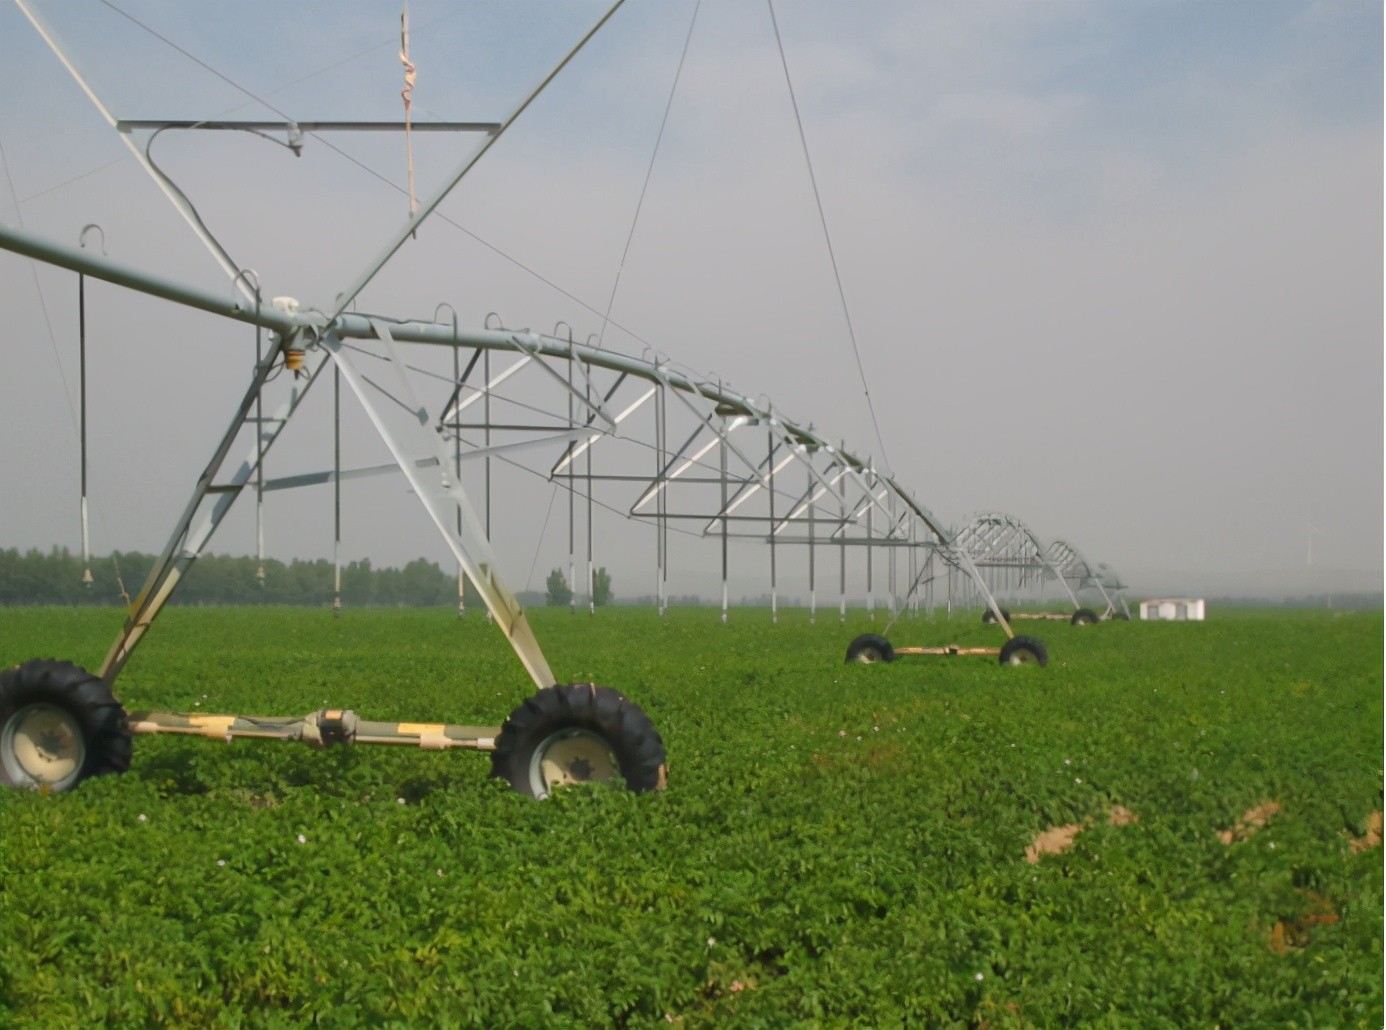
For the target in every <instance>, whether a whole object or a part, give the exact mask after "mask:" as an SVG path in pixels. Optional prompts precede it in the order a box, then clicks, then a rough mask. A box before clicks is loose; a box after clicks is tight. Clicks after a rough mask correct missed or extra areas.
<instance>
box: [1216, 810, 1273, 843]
mask: <svg viewBox="0 0 1386 1030" xmlns="http://www.w3.org/2000/svg"><path fill="white" fill-rule="evenodd" d="M1279 811H1280V802H1279V801H1262V802H1261V803H1260V804H1259V805H1256V806H1255V807H1253V808H1248V809H1247V810H1246V811H1245V812H1243V813H1242V817H1241V818H1240V819H1239V820H1237V825H1236V826H1233V827H1232V828H1231V829H1227V830H1223V831H1221V832H1220V833H1219V834H1218V840H1220V841H1222V842H1223V843H1224V844H1233V843H1235V842H1237V841H1241V840H1246V839H1247V838H1248V837H1250V836H1251V835H1252V834H1253V833H1255V832H1256V831H1257V830H1259V829H1260V828H1261V827H1263V826H1265V825H1266V823H1268V822H1270V821H1271V817H1272V816H1274V815H1276V814H1278V813H1279Z"/></svg>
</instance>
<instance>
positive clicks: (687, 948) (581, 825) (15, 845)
mask: <svg viewBox="0 0 1386 1030" xmlns="http://www.w3.org/2000/svg"><path fill="white" fill-rule="evenodd" d="M533 615H534V621H535V623H536V629H537V631H538V634H539V637H540V639H541V640H542V641H543V642H544V644H545V649H546V652H547V653H548V655H549V658H550V661H551V662H552V664H553V666H554V669H555V671H556V673H557V674H558V675H559V676H560V677H562V678H563V679H564V680H570V681H583V680H589V679H590V680H595V681H596V682H599V683H603V684H606V685H609V686H614V687H617V688H619V689H621V690H622V691H624V692H625V693H626V694H627V695H628V696H630V697H631V698H632V699H633V700H635V701H636V702H637V703H638V704H640V705H641V706H642V707H643V708H644V709H645V711H646V712H647V713H648V714H649V716H650V717H651V718H652V719H653V720H654V722H655V725H656V726H657V727H658V728H659V730H660V732H661V733H662V735H663V738H664V742H665V745H666V747H667V749H668V754H669V763H670V774H669V788H668V790H667V791H665V792H663V793H661V794H645V795H636V794H632V793H630V792H628V791H623V790H617V789H612V788H609V787H589V788H573V789H569V790H567V791H562V792H559V793H558V794H557V795H556V796H555V798H553V799H552V800H549V801H544V802H540V801H535V800H534V799H532V798H528V797H524V796H521V795H519V794H516V793H514V792H512V791H511V790H509V789H508V788H507V787H506V786H504V785H503V784H501V783H499V782H498V781H494V780H491V779H489V777H488V772H489V762H488V759H487V758H486V756H485V755H482V754H476V753H472V752H467V751H451V752H447V753H442V754H440V753H436V752H424V751H420V750H417V749H413V748H383V747H379V748H369V747H356V748H348V747H338V748H334V749H329V750H326V751H321V752H315V751H312V750H310V749H309V748H306V747H304V746H302V745H285V744H271V743H259V742H253V741H237V742H235V743H231V744H228V743H219V742H212V741H205V740H198V739H196V738H187V737H140V738H137V739H136V741H135V750H134V761H133V764H132V765H131V768H130V770H129V772H128V773H126V774H124V775H123V776H106V777H101V778H97V779H92V780H89V781H87V782H85V783H83V784H82V785H81V786H80V787H78V788H77V789H76V790H75V791H72V792H70V793H63V794H55V795H50V796H44V795H40V794H37V793H32V792H24V791H0V1026H6V1027H11V1026H13V1027H45V1028H47V1027H59V1026H78V1025H91V1024H94V1023H104V1022H110V1023H116V1024H123V1025H130V1024H138V1025H145V1024H150V1023H163V1022H169V1023H174V1024H177V1025H200V1024H217V1025H241V1024H245V1025H265V1024H276V1025H284V1024H299V1023H310V1022H314V1021H317V1022H322V1023H326V1024H329V1025H336V1026H344V1025H354V1024H361V1023H379V1022H394V1023H404V1024H412V1025H419V1026H433V1025H456V1024H478V1025H485V1026H488V1027H495V1026H550V1025H552V1026H571V1025H581V1026H605V1025H655V1024H658V1025H668V1024H670V1023H674V1024H682V1025H685V1026H700V1025H711V1024H731V1025H757V1026H782V1025H789V1024H808V1025H822V1026H841V1025H844V1024H862V1025H871V1026H886V1025H898V1024H900V1023H902V1022H909V1023H913V1024H925V1025H954V1024H956V1025H972V1026H988V1027H1006V1026H1054V1025H1060V1024H1065V1025H1067V1024H1084V1025H1091V1024H1098V1025H1124V1026H1142V1027H1146V1026H1209V1027H1211V1026H1243V1027H1264V1026H1285V1025H1293V1026H1298V1025H1304V1026H1309V1025H1314V1026H1362V1027H1380V1026H1381V1025H1382V1019H1383V1011H1382V958H1383V956H1382V915H1383V909H1382V851H1381V847H1380V843H1379V842H1380V811H1381V807H1382V753H1383V741H1382V618H1381V615H1380V614H1379V613H1376V614H1340V613H1332V612H1313V613H1285V612H1250V611H1248V612H1214V614H1213V617H1212V618H1211V619H1210V620H1209V621H1208V622H1206V623H1203V624H1194V623H1184V624H1174V623H1164V624H1145V623H1139V622H1129V623H1103V624H1101V625H1099V626H1095V627H1088V628H1082V629H1075V628H1071V627H1069V626H1067V625H1065V624H1062V623H1057V624H1055V623H1044V624H1039V626H1038V630H1032V629H1028V628H1027V630H1026V632H1034V633H1035V635H1038V636H1041V637H1043V638H1044V639H1045V641H1046V643H1047V644H1048V646H1049V651H1050V658H1051V661H1050V665H1049V667H1048V668H1045V669H1040V668H1035V667H1021V668H1001V667H999V666H997V665H996V664H995V663H994V661H993V660H988V659H982V658H921V657H915V658H909V657H902V658H900V659H899V660H897V661H896V662H894V663H892V664H889V665H886V664H876V665H850V666H848V665H844V664H843V662H842V656H843V652H844V650H845V647H846V644H847V642H848V641H849V640H850V639H851V638H852V637H853V636H855V635H856V634H858V633H861V632H866V631H869V630H871V629H873V628H879V623H877V624H875V626H874V627H873V624H871V623H869V622H868V621H867V620H866V617H865V615H864V614H860V613H857V614H854V616H853V618H852V620H850V621H849V624H848V625H846V626H839V625H838V622H837V619H836V617H835V616H836V613H835V612H832V613H828V618H826V619H820V620H819V623H818V624H817V625H809V624H808V620H807V617H806V614H805V613H803V612H798V611H793V612H787V613H783V614H782V618H781V621H780V624H779V625H778V626H772V625H771V624H770V622H769V616H768V613H766V612H763V611H749V610H748V611H736V612H733V615H732V619H731V622H730V623H729V624H728V625H725V626H723V625H720V624H719V622H718V619H717V615H716V613H715V612H712V611H710V610H676V611H674V612H672V613H671V614H670V615H669V616H668V617H667V619H666V620H665V621H663V622H661V621H660V620H659V619H658V618H657V617H656V616H655V615H654V614H653V613H652V612H650V611H648V610H623V609H610V610H604V611H602V612H600V613H599V614H598V615H597V616H596V617H595V618H589V617H588V616H586V615H579V616H572V615H569V614H568V613H567V612H565V611H555V610H541V611H537V612H535V613H533ZM120 618H121V616H120V613H118V612H114V611H112V610H91V609H82V610H54V609H44V610H33V609H29V610H26V609H6V610H4V614H3V617H0V666H8V665H10V664H13V663H15V662H18V661H21V660H23V659H26V658H30V657H49V656H56V657H59V658H68V659H71V660H73V661H76V662H78V663H79V664H83V665H87V666H89V667H95V666H96V665H98V664H99V662H100V659H101V657H102V655H103V654H104V652H105V649H106V647H107V645H108V644H109V642H110V639H111V638H112V637H113V636H114V633H115V631H116V629H117V623H118V622H119V619H120ZM1029 625H1034V624H1029ZM890 637H891V640H892V643H896V644H897V645H908V644H940V643H951V642H957V643H963V644H973V645H981V644H996V643H999V642H1000V639H1001V634H1000V632H999V631H998V630H996V629H995V628H991V629H988V628H986V627H983V626H981V625H980V624H979V623H977V620H976V613H969V614H968V616H967V617H966V618H962V617H959V618H958V619H956V620H955V621H953V622H951V623H949V622H947V621H946V620H944V619H942V618H940V619H939V620H938V621H933V622H930V621H927V620H924V619H918V620H911V619H905V620H903V621H902V622H901V623H900V624H899V625H897V626H895V627H894V628H893V629H892V630H891V633H890ZM530 690H531V686H530V684H529V682H528V680H527V679H526V677H525V675H524V673H523V671H522V670H521V668H520V666H519V663H518V662H517V661H516V660H515V659H514V656H513V655H512V653H511V652H510V651H509V649H508V647H507V645H506V644H505V642H504V641H503V639H502V638H501V636H500V634H499V633H498V632H497V631H496V630H495V629H494V627H491V626H488V625H487V624H486V622H485V620H484V618H482V617H480V616H479V615H478V614H476V613H472V614H470V615H469V616H468V617H467V619H465V620H462V621H459V620H458V619H456V617H455V616H454V615H453V614H452V613H450V612H446V611H433V610H416V611H402V610H401V611H397V610H375V611H350V612H347V613H345V614H344V615H343V616H342V617H341V618H338V619H333V618H332V617H331V616H330V615H329V614H326V613H324V612H320V611H304V610H289V609H274V608H261V609H173V610H169V611H167V612H166V613H165V614H164V615H163V616H162V617H161V620H160V624H159V625H158V626H157V627H156V629H155V631H154V633H153V634H152V635H151V636H150V637H149V639H148V641H147V642H146V643H145V644H144V645H143V646H142V648H141V650H140V651H139V652H138V654H137V655H136V657H135V658H134V660H133V661H132V662H131V663H130V665H129V666H128V667H127V669H126V670H125V672H124V673H123V674H122V677H121V679H120V682H119V684H118V690H117V693H118V694H119V695H120V697H121V699H122V701H123V702H124V703H125V704H126V706H127V707H128V708H131V709H135V708H159V709H167V710H170V711H194V712H195V711H203V712H226V713H243V714H259V715H303V714H306V713H308V712H311V711H314V710H316V709H319V708H322V707H324V705H327V706H340V707H350V708H354V709H355V710H356V711H357V712H358V713H359V714H360V715H362V716H363V717H365V718H372V719H400V720H427V721H444V720H446V721H451V722H459V723H494V724H496V725H499V723H500V722H501V721H502V720H503V719H504V717H505V716H506V714H507V713H508V712H509V711H510V710H511V709H512V708H513V707H514V706H515V705H516V704H518V703H519V702H520V701H522V700H523V698H524V697H525V696H526V695H527V694H528V693H529V692H530Z"/></svg>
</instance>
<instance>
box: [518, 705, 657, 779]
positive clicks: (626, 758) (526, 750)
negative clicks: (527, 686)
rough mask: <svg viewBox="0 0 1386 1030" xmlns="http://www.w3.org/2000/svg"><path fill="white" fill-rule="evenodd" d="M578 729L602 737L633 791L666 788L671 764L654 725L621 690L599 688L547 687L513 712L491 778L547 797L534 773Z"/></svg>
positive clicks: (622, 776) (621, 775) (622, 775)
mask: <svg viewBox="0 0 1386 1030" xmlns="http://www.w3.org/2000/svg"><path fill="white" fill-rule="evenodd" d="M574 730H576V731H582V732H585V733H586V734H590V735H592V736H595V737H598V738H600V740H601V742H602V743H604V744H605V745H606V747H607V748H608V749H609V750H610V752H611V754H612V756H613V757H614V758H615V760H616V768H617V770H618V771H619V773H620V777H621V778H622V779H624V780H625V781H626V786H627V787H629V788H630V789H631V790H633V791H636V792H637V793H643V792H644V791H647V790H663V789H664V787H665V783H666V782H667V778H668V762H667V760H666V758H665V754H664V741H663V740H661V739H660V736H659V733H658V731H657V730H655V728H654V724H653V723H652V722H650V720H649V718H648V717H647V716H646V715H645V713H644V712H642V711H641V710H640V706H639V705H637V704H635V702H633V701H630V700H628V699H627V698H626V697H625V696H623V695H622V694H621V693H620V692H619V691H615V690H612V689H611V688H610V687H599V686H597V685H595V684H593V683H573V684H569V685H567V686H555V687H547V688H546V689H544V690H541V691H539V692H538V693H537V694H534V695H533V696H531V697H529V698H527V699H526V700H525V702H524V704H522V705H520V706H519V707H518V708H516V709H515V710H514V711H513V712H511V713H510V718H508V719H506V720H505V725H504V726H502V727H501V732H500V736H498V737H497V738H496V749H495V750H494V751H492V752H491V775H492V776H495V777H497V778H499V779H502V780H505V781H507V782H508V783H509V784H510V785H511V786H512V787H514V788H515V789H516V790H517V791H519V792H520V793H521V794H529V795H530V796H532V797H540V798H542V797H547V796H548V789H547V784H544V783H542V782H540V781H537V780H536V777H535V776H534V774H533V772H532V767H533V765H534V762H535V756H536V754H537V753H539V752H540V749H541V748H543V747H545V746H546V745H547V744H548V743H549V742H550V741H552V739H553V738H554V736H555V734H559V733H562V732H564V731H574Z"/></svg>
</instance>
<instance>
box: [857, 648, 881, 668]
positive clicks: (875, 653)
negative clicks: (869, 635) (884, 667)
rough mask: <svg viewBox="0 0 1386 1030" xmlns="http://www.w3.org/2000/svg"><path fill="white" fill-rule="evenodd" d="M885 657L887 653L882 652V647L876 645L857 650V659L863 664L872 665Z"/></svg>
mask: <svg viewBox="0 0 1386 1030" xmlns="http://www.w3.org/2000/svg"><path fill="white" fill-rule="evenodd" d="M884 658H885V655H883V654H881V652H880V649H879V648H875V647H870V646H867V647H863V648H862V649H861V650H860V651H858V652H857V661H859V662H861V664H862V665H870V664H872V663H873V662H879V661H881V660H883V659H884Z"/></svg>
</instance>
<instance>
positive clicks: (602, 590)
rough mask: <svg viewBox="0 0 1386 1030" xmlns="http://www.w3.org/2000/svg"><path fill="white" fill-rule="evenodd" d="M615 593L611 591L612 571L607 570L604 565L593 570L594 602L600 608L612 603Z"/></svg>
mask: <svg viewBox="0 0 1386 1030" xmlns="http://www.w3.org/2000/svg"><path fill="white" fill-rule="evenodd" d="M613 596H614V595H613V594H612V592H611V573H609V572H607V571H606V566H605V565H603V566H602V567H601V568H599V569H594V570H593V572H592V603H593V604H594V605H596V606H597V607H598V608H601V607H604V606H605V605H608V604H610V603H611V600H612V597H613Z"/></svg>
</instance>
